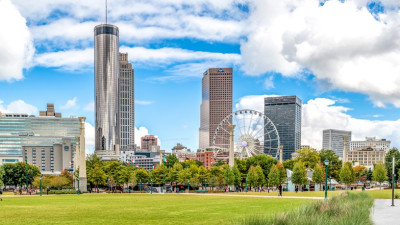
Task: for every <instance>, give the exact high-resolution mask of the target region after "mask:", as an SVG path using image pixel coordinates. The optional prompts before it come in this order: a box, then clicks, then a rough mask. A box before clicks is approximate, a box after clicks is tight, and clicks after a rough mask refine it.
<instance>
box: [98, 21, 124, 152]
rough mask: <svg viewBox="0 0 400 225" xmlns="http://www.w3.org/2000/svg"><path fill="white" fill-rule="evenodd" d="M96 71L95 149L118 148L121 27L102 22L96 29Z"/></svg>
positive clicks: (108, 149)
mask: <svg viewBox="0 0 400 225" xmlns="http://www.w3.org/2000/svg"><path fill="white" fill-rule="evenodd" d="M94 73H95V150H96V151H98V150H100V151H108V152H112V151H117V148H119V146H117V145H119V133H120V127H119V123H120V121H119V113H118V112H119V101H118V93H119V91H118V87H119V30H118V27H116V26H114V25H111V24H101V25H97V26H96V27H95V28H94ZM99 153H100V152H99ZM100 154H101V153H100Z"/></svg>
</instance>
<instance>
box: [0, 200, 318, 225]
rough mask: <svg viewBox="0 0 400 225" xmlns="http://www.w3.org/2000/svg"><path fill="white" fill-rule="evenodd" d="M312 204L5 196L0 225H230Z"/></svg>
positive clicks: (294, 202)
mask: <svg viewBox="0 0 400 225" xmlns="http://www.w3.org/2000/svg"><path fill="white" fill-rule="evenodd" d="M311 201H315V200H311V199H284V198H248V197H232V196H212V195H208V196H207V195H179V194H177V195H175V194H166V195H156V194H155V195H150V194H111V195H108V194H86V195H85V194H84V195H80V196H77V195H54V196H42V197H37V196H33V197H5V198H3V201H2V202H0V204H1V210H0V215H1V219H0V221H1V222H0V223H1V224H232V223H233V222H235V221H239V220H241V219H242V218H244V217H249V216H259V215H263V216H272V215H274V214H275V213H281V212H284V211H288V210H290V209H293V208H297V207H298V206H300V205H302V204H305V203H308V202H311Z"/></svg>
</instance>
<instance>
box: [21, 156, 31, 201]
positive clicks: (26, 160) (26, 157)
mask: <svg viewBox="0 0 400 225" xmlns="http://www.w3.org/2000/svg"><path fill="white" fill-rule="evenodd" d="M25 163H26V193H28V167H29V166H28V156H27V155H25ZM21 193H22V192H21Z"/></svg>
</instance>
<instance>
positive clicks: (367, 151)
mask: <svg viewBox="0 0 400 225" xmlns="http://www.w3.org/2000/svg"><path fill="white" fill-rule="evenodd" d="M385 157H386V152H385V150H377V149H373V148H371V147H366V148H359V149H355V150H352V151H348V152H347V158H348V161H349V162H358V163H359V165H361V166H365V167H366V168H368V169H369V168H371V169H373V167H374V164H376V163H379V162H382V163H384V162H385Z"/></svg>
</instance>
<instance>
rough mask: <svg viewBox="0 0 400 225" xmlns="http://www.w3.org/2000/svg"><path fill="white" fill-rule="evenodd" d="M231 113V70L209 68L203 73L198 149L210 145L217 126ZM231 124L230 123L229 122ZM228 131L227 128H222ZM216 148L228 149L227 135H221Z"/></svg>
mask: <svg viewBox="0 0 400 225" xmlns="http://www.w3.org/2000/svg"><path fill="white" fill-rule="evenodd" d="M231 113H232V68H210V69H208V70H207V71H205V72H204V73H203V80H202V102H201V105H200V129H199V148H201V149H204V148H206V147H209V146H211V145H212V138H213V136H214V131H215V129H217V126H218V124H219V123H220V122H221V121H222V120H223V119H224V118H225V117H226V116H228V115H229V114H231ZM229 122H230V123H232V121H229ZM223 128H224V129H226V130H229V128H228V127H223ZM216 146H219V147H221V148H229V134H228V133H223V134H222V135H220V136H219V137H218V139H217V140H216Z"/></svg>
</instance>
